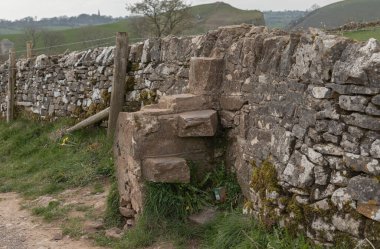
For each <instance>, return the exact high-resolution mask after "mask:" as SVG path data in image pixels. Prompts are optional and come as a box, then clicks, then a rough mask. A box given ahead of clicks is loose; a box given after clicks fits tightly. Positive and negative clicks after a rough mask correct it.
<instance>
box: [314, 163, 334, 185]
mask: <svg viewBox="0 0 380 249" xmlns="http://www.w3.org/2000/svg"><path fill="white" fill-rule="evenodd" d="M329 173H330V171H329V170H328V169H327V168H325V167H322V166H315V167H314V178H315V184H318V185H327V183H328V179H329Z"/></svg>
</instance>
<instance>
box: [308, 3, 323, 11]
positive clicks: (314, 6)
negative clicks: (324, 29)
mask: <svg viewBox="0 0 380 249" xmlns="http://www.w3.org/2000/svg"><path fill="white" fill-rule="evenodd" d="M320 8H321V6H319V5H318V4H316V3H315V4H313V5H312V6H311V7H310V9H308V11H309V12H313V11H314V10H317V9H320Z"/></svg>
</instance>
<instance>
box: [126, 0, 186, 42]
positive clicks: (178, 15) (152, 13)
mask: <svg viewBox="0 0 380 249" xmlns="http://www.w3.org/2000/svg"><path fill="white" fill-rule="evenodd" d="M189 7H190V5H188V4H186V3H185V2H184V1H183V0H142V1H141V2H138V3H135V4H132V5H127V10H129V11H130V12H131V13H134V14H138V15H143V16H144V19H143V20H144V21H146V22H147V24H149V25H148V29H149V32H150V33H152V34H153V35H154V36H156V37H162V36H165V35H169V34H176V33H178V32H180V31H181V30H184V29H186V28H188V26H187V25H188V23H189V21H190V19H191V14H190V12H189Z"/></svg>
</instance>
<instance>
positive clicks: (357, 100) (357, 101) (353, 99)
mask: <svg viewBox="0 0 380 249" xmlns="http://www.w3.org/2000/svg"><path fill="white" fill-rule="evenodd" d="M368 102H369V101H368V99H367V98H365V97H362V96H346V95H342V96H340V97H339V106H340V107H341V108H342V109H343V110H347V111H357V112H365V109H366V106H367V104H368Z"/></svg>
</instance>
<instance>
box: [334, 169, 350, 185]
mask: <svg viewBox="0 0 380 249" xmlns="http://www.w3.org/2000/svg"><path fill="white" fill-rule="evenodd" d="M346 175H347V171H343V172H342V171H334V172H333V173H332V174H331V179H330V182H331V183H332V184H334V185H337V186H339V187H346V186H347V184H348V181H349V179H348V177H346Z"/></svg>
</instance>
